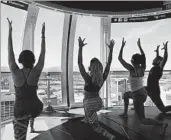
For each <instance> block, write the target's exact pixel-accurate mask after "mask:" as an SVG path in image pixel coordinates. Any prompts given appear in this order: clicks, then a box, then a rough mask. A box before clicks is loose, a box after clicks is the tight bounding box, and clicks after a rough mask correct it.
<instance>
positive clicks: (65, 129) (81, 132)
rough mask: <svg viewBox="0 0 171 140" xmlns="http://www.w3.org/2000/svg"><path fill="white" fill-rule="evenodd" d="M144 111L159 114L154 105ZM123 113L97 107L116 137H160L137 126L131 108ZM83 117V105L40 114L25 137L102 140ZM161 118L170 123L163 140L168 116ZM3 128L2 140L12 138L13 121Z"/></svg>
mask: <svg viewBox="0 0 171 140" xmlns="http://www.w3.org/2000/svg"><path fill="white" fill-rule="evenodd" d="M145 111H146V116H147V117H149V118H155V117H157V114H159V113H160V112H159V111H158V109H156V108H155V107H146V108H145ZM122 112H123V108H113V109H109V110H100V111H99V112H98V115H99V121H100V124H101V125H102V126H103V127H104V128H106V129H107V130H108V131H109V132H111V133H112V134H114V135H116V136H117V138H118V140H129V139H130V140H153V139H154V140H161V138H160V137H159V135H158V132H159V128H157V127H153V126H143V125H140V123H139V120H138V119H137V116H136V115H135V113H134V110H129V113H128V114H129V118H128V119H127V120H125V119H123V118H120V117H119V116H118V115H119V114H120V113H122ZM83 117H84V110H83V108H78V109H71V110H69V111H68V113H66V112H56V113H53V114H50V115H49V114H46V113H42V114H41V116H40V117H38V118H37V119H36V121H35V130H36V133H30V128H29V129H28V132H27V140H47V139H48V140H56V139H57V138H58V139H60V140H95V139H98V140H104V138H103V137H101V136H99V135H97V134H96V133H94V131H93V130H92V128H91V126H89V125H87V124H83V123H82V122H81V119H82V118H83ZM158 119H159V118H158ZM160 121H164V122H167V123H168V124H169V127H168V129H167V132H166V137H165V140H170V139H171V121H170V118H163V119H162V120H161V117H160ZM3 129H4V130H3V131H4V133H3V137H2V140H14V136H13V135H14V134H13V126H12V124H7V125H6V126H5V127H4V128H3ZM9 134H10V135H9Z"/></svg>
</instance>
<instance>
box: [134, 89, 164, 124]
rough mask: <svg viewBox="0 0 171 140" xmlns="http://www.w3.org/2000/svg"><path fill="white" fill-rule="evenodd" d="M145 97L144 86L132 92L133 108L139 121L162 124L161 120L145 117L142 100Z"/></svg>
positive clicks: (143, 100)
mask: <svg viewBox="0 0 171 140" xmlns="http://www.w3.org/2000/svg"><path fill="white" fill-rule="evenodd" d="M146 99H147V91H146V89H145V88H141V89H139V90H137V91H135V92H133V102H134V108H135V112H136V114H137V116H138V118H139V120H140V123H141V124H144V125H156V126H161V125H162V123H161V122H159V121H157V120H154V119H150V118H145V110H144V102H145V101H146Z"/></svg>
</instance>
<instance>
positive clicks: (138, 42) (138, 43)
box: [137, 38, 141, 47]
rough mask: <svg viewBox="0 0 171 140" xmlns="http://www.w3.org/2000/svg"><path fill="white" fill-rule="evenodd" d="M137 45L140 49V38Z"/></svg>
mask: <svg viewBox="0 0 171 140" xmlns="http://www.w3.org/2000/svg"><path fill="white" fill-rule="evenodd" d="M137 45H138V47H141V41H140V38H138V41H137Z"/></svg>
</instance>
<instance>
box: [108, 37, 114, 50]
mask: <svg viewBox="0 0 171 140" xmlns="http://www.w3.org/2000/svg"><path fill="white" fill-rule="evenodd" d="M106 45H107V46H108V47H109V49H113V47H114V45H115V41H114V40H113V39H112V40H110V45H109V44H107V43H106Z"/></svg>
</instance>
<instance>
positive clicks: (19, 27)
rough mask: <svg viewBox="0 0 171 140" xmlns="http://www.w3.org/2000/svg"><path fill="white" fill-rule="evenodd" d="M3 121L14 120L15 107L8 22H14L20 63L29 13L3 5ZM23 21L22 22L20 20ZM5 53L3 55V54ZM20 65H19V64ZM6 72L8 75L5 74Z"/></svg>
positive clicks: (16, 56) (16, 54)
mask: <svg viewBox="0 0 171 140" xmlns="http://www.w3.org/2000/svg"><path fill="white" fill-rule="evenodd" d="M1 8H2V9H1V113H0V114H1V120H2V121H5V120H8V119H12V117H13V107H14V99H15V95H14V84H13V80H12V76H11V73H7V72H9V67H8V57H7V56H8V29H9V26H8V21H7V18H9V19H10V20H12V27H13V34H12V35H13V36H12V38H13V48H14V53H15V59H16V62H17V63H18V61H17V60H18V57H19V53H20V52H21V50H22V39H23V30H24V26H25V19H26V16H27V11H24V10H21V9H17V8H14V7H11V6H8V5H4V4H2V3H1ZM20 19H22V20H20ZM2 52H3V53H2ZM18 64H19V63H18ZM5 72H6V73H5Z"/></svg>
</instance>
